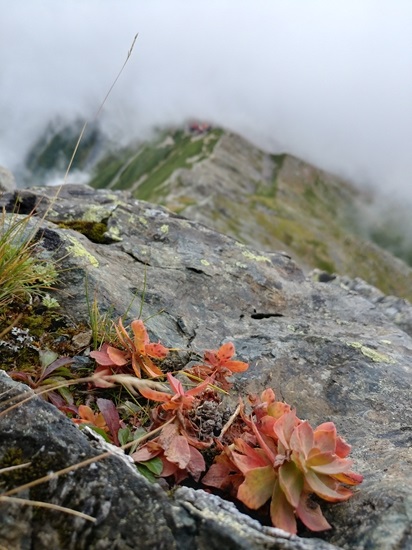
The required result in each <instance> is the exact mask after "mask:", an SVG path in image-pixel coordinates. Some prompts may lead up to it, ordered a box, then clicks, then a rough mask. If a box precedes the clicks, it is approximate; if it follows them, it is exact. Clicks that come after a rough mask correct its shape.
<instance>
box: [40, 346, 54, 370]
mask: <svg viewBox="0 0 412 550" xmlns="http://www.w3.org/2000/svg"><path fill="white" fill-rule="evenodd" d="M58 357H59V354H58V353H56V352H55V351H50V350H49V349H46V350H42V349H39V358H40V364H41V366H42V367H43V368H44V369H45V368H46V367H48V366H49V365H51V364H52V363H53V361H55V360H56V359H58Z"/></svg>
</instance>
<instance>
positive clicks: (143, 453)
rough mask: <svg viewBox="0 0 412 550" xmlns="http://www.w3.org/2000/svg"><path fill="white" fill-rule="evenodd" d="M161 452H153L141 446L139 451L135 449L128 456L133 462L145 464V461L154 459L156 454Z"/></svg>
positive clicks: (145, 446) (159, 450)
mask: <svg viewBox="0 0 412 550" xmlns="http://www.w3.org/2000/svg"><path fill="white" fill-rule="evenodd" d="M161 452H162V450H161V449H158V450H157V451H156V450H153V449H149V447H148V446H147V445H143V446H142V447H140V449H137V451H135V452H134V453H132V454H131V455H130V456H131V457H132V458H133V460H134V461H135V462H146V461H147V460H151V459H152V458H155V457H156V456H157V455H158V454H160V453H161Z"/></svg>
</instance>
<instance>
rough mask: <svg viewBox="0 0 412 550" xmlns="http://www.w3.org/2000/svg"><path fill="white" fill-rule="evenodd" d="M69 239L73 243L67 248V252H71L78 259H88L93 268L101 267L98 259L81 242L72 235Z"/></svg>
mask: <svg viewBox="0 0 412 550" xmlns="http://www.w3.org/2000/svg"><path fill="white" fill-rule="evenodd" d="M67 238H68V239H69V241H70V242H71V243H72V244H71V246H68V247H67V251H68V252H70V254H72V256H75V257H76V258H86V259H87V260H88V261H89V263H90V264H91V265H92V266H94V267H99V262H98V261H97V259H96V258H95V257H94V256H93V255H92V254H90V252H88V251H87V250H86V249H85V248H84V246H83V245H82V244H81V242H80V241H78V240H77V239H76V238H75V237H72V236H71V235H68V236H67Z"/></svg>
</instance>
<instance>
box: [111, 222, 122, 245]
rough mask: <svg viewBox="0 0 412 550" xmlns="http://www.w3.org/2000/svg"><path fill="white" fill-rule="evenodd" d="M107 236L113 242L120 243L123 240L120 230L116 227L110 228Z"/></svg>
mask: <svg viewBox="0 0 412 550" xmlns="http://www.w3.org/2000/svg"><path fill="white" fill-rule="evenodd" d="M107 234H108V235H109V237H110V238H111V239H112V240H113V241H117V242H119V241H122V240H123V239H122V237H121V236H120V229H119V228H118V227H115V226H111V227H109V229H108V230H107Z"/></svg>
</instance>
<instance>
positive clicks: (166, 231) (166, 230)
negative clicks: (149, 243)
mask: <svg viewBox="0 0 412 550" xmlns="http://www.w3.org/2000/svg"><path fill="white" fill-rule="evenodd" d="M160 231H161V232H162V233H163V234H164V235H167V234H168V233H169V226H168V225H166V224H164V225H162V227H161V228H160Z"/></svg>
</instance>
